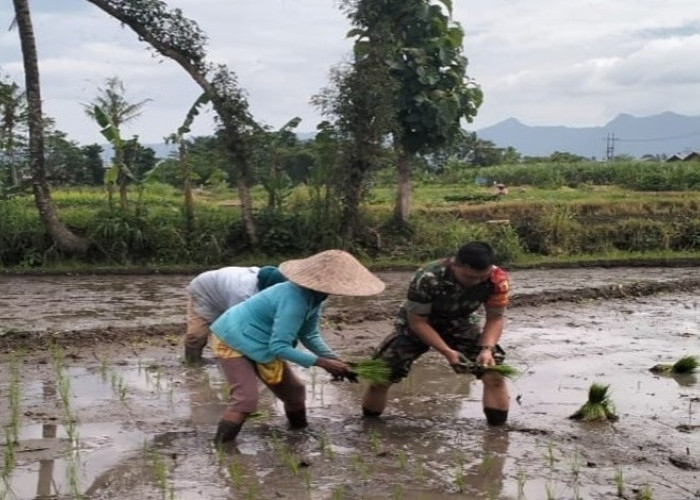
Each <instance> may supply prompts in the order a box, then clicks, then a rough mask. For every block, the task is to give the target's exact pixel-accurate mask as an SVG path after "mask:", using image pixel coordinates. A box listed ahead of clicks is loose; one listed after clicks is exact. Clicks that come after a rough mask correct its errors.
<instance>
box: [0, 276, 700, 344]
mask: <svg viewBox="0 0 700 500" xmlns="http://www.w3.org/2000/svg"><path fill="white" fill-rule="evenodd" d="M697 289H700V276H690V277H687V278H679V279H671V280H668V281H635V282H631V283H617V284H611V285H602V286H583V287H579V288H572V289H558V290H542V291H537V292H531V293H520V294H517V293H516V294H514V295H513V296H512V297H511V303H510V306H509V307H510V308H519V307H537V306H542V305H545V304H552V303H559V302H571V303H578V302H584V301H596V300H611V299H624V298H629V297H644V296H650V295H654V294H659V293H679V292H689V291H693V290H697ZM401 300H402V299H401V298H399V297H394V298H390V299H388V300H383V301H377V302H372V301H368V302H366V303H364V304H363V307H362V308H357V307H356V306H353V305H352V304H350V305H344V304H342V303H340V304H338V303H334V302H333V299H331V300H330V304H329V306H328V307H327V309H326V311H325V313H324V325H325V326H326V327H330V328H331V329H338V328H340V329H342V328H343V327H344V326H345V325H353V324H359V323H364V322H373V321H386V320H390V319H392V318H393V316H394V314H395V312H396V309H397V307H398V306H399V304H400V302H401ZM184 327H185V325H184V322H167V323H162V324H157V325H147V326H139V327H138V328H134V327H104V328H86V329H76V330H62V331H51V330H48V331H32V330H25V331H11V332H8V333H6V334H4V335H1V336H0V352H7V351H8V350H11V349H14V350H16V349H22V350H24V351H27V350H35V349H36V350H45V349H47V348H48V346H49V345H50V344H52V343H53V344H56V345H60V346H63V347H69V346H80V347H87V346H90V345H97V344H116V345H120V344H121V345H122V346H124V347H129V346H133V345H135V344H142V343H144V342H147V343H152V344H154V343H155V344H160V345H161V346H168V345H169V346H175V345H179V342H180V340H181V335H182V333H183V332H184Z"/></svg>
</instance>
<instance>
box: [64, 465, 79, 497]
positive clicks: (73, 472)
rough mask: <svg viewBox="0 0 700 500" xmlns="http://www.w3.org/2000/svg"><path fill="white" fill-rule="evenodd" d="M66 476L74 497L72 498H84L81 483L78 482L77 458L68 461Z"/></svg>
mask: <svg viewBox="0 0 700 500" xmlns="http://www.w3.org/2000/svg"><path fill="white" fill-rule="evenodd" d="M66 476H67V477H68V485H69V487H70V491H71V495H72V496H71V498H74V499H76V500H80V499H81V498H83V492H82V491H81V490H80V481H78V466H77V464H76V463H75V456H73V457H72V458H71V459H70V460H68V464H67V465H66Z"/></svg>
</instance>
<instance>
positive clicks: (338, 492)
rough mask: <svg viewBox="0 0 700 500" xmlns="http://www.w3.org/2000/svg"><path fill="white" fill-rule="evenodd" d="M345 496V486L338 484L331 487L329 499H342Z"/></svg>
mask: <svg viewBox="0 0 700 500" xmlns="http://www.w3.org/2000/svg"><path fill="white" fill-rule="evenodd" d="M343 498H345V486H343V485H342V484H339V485H338V486H336V487H334V488H333V489H331V500H343Z"/></svg>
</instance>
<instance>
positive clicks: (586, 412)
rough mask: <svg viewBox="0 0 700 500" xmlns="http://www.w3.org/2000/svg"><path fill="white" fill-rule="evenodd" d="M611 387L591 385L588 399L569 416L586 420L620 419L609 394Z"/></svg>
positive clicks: (573, 418)
mask: <svg viewBox="0 0 700 500" xmlns="http://www.w3.org/2000/svg"><path fill="white" fill-rule="evenodd" d="M609 387H610V386H609V385H602V384H597V383H594V384H591V387H590V388H589V389H588V401H586V403H585V404H584V405H583V406H581V408H579V409H578V411H576V413H574V414H573V415H571V416H570V417H569V418H570V419H572V420H583V421H585V422H600V421H607V420H610V421H613V422H615V421H616V420H618V418H619V417H618V416H617V415H615V408H614V405H613V402H612V400H611V399H610V395H609V394H608V388H609Z"/></svg>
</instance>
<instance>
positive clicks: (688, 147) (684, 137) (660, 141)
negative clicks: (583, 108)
mask: <svg viewBox="0 0 700 500" xmlns="http://www.w3.org/2000/svg"><path fill="white" fill-rule="evenodd" d="M476 134H477V136H478V137H479V138H481V139H486V140H489V141H492V142H493V143H495V144H496V145H497V146H498V147H504V148H505V147H509V146H511V147H513V148H515V150H517V151H518V152H519V153H520V154H522V155H524V156H549V155H550V154H552V153H554V152H556V151H560V152H567V153H573V154H577V155H580V156H585V157H587V158H594V159H605V158H606V157H607V156H608V154H610V155H611V156H619V155H630V156H633V157H636V158H641V157H642V156H644V155H666V156H671V155H673V154H676V153H684V152H690V151H700V116H684V115H679V114H677V113H672V112H666V113H661V114H658V115H652V116H645V117H637V116H632V115H629V114H620V115H618V116H617V117H615V119H613V120H612V121H610V122H608V123H607V124H605V125H603V126H602V127H582V128H575V127H563V126H546V127H544V126H529V125H525V124H523V123H522V122H520V121H518V120H517V119H515V118H509V119H507V120H504V121H502V122H499V123H496V124H495V125H492V126H490V127H485V128H481V129H478V130H476Z"/></svg>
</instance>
